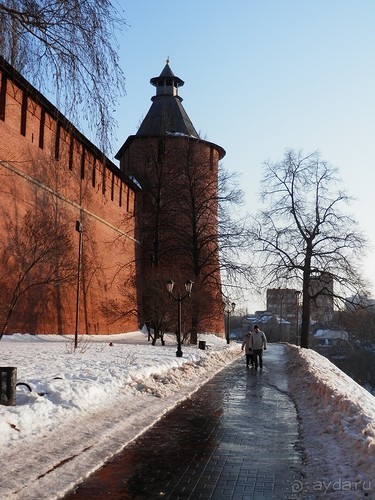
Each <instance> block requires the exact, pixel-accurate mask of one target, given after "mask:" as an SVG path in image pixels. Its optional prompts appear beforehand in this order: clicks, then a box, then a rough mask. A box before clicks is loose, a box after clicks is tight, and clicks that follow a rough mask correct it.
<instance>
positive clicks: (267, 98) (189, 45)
mask: <svg viewBox="0 0 375 500" xmlns="http://www.w3.org/2000/svg"><path fill="white" fill-rule="evenodd" d="M119 4H120V5H121V7H122V8H123V10H124V16H125V18H126V20H127V22H128V24H129V27H128V29H127V30H126V31H125V32H124V33H123V34H122V35H121V37H120V39H119V40H120V45H121V64H122V67H123V69H124V72H125V75H126V89H127V95H126V96H125V97H124V98H122V100H121V103H120V106H119V107H118V109H117V112H116V117H117V120H118V122H119V129H118V142H117V143H116V145H115V147H114V151H113V153H115V152H116V151H117V150H118V149H119V147H120V146H121V144H122V143H123V142H124V141H125V140H126V138H127V137H128V136H129V135H132V134H134V133H136V131H137V128H138V126H139V124H140V122H141V121H142V119H143V118H144V116H145V115H146V113H147V111H148V109H149V107H150V105H151V101H150V99H151V97H152V96H153V95H154V87H152V86H151V85H150V83H149V80H150V78H151V77H154V76H158V75H159V74H160V72H161V70H162V69H163V67H164V65H165V61H166V58H167V57H168V56H169V57H170V65H171V68H172V70H173V72H174V74H175V75H177V76H179V77H180V78H181V79H182V80H184V81H185V85H184V87H182V88H181V89H180V96H181V97H182V98H183V105H184V107H185V109H186V111H187V113H188V115H189V117H190V119H191V120H192V122H193V124H194V126H195V128H196V129H197V130H198V131H199V132H200V134H201V136H202V137H204V138H205V139H207V140H209V141H212V142H215V143H217V144H219V145H220V146H222V147H223V148H224V149H225V150H226V152H227V155H226V156H225V158H224V160H223V163H224V165H225V167H226V168H228V169H229V170H233V171H236V172H239V173H240V174H241V177H240V179H241V187H242V188H243V189H244V191H245V193H246V200H247V208H248V209H249V211H252V212H255V211H256V208H257V192H259V189H260V186H259V181H260V176H261V172H262V164H263V162H264V161H265V160H268V159H269V160H271V161H277V160H279V159H281V158H282V157H283V154H284V151H285V150H286V149H288V148H293V149H297V150H298V149H303V150H304V151H305V152H312V151H314V150H316V149H318V150H319V151H320V152H321V154H322V157H323V158H324V159H325V160H327V161H328V162H330V163H331V164H333V165H335V166H337V167H339V169H340V173H341V177H342V179H343V183H344V187H345V188H346V189H347V191H348V193H349V194H350V195H351V196H353V197H355V198H356V201H355V202H354V203H353V204H352V206H351V208H350V211H351V212H352V213H353V214H354V216H355V218H356V219H357V221H358V223H359V226H360V227H361V229H363V230H364V232H365V233H366V235H367V237H368V238H369V240H370V243H371V245H372V246H374V245H375V224H374V222H373V217H374V216H375V173H374V171H375V159H374V158H375V139H374V132H375V127H374V125H375V29H374V26H375V0H232V1H231V2H229V1H223V0H189V1H186V2H176V1H171V0H163V1H162V2H156V1H151V0H136V1H132V2H125V1H119ZM364 266H365V275H366V276H367V277H369V278H370V279H371V280H372V281H373V282H375V259H374V251H373V250H371V251H370V254H369V257H368V258H367V259H366V260H365V262H364ZM373 295H374V296H375V290H374V289H373ZM263 306H264V304H263V303H262V302H260V303H259V302H258V303H256V304H255V303H254V304H249V312H251V311H252V310H253V309H254V308H255V307H256V308H259V307H263Z"/></svg>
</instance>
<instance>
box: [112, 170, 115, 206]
mask: <svg viewBox="0 0 375 500" xmlns="http://www.w3.org/2000/svg"><path fill="white" fill-rule="evenodd" d="M114 197H115V174H114V173H113V172H112V181H111V200H112V201H113V199H114Z"/></svg>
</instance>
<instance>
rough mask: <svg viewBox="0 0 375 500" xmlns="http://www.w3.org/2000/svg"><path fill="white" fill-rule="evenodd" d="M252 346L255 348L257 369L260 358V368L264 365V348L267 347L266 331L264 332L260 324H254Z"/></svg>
mask: <svg viewBox="0 0 375 500" xmlns="http://www.w3.org/2000/svg"><path fill="white" fill-rule="evenodd" d="M251 347H252V349H253V355H254V363H255V369H256V370H257V368H258V360H259V368H262V367H263V349H264V350H266V349H267V339H266V336H265V334H264V332H262V330H259V326H258V325H255V326H254V332H253V334H252V335H251Z"/></svg>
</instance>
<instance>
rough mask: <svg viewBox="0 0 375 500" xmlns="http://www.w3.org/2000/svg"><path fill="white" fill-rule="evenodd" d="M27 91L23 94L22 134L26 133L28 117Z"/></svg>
mask: <svg viewBox="0 0 375 500" xmlns="http://www.w3.org/2000/svg"><path fill="white" fill-rule="evenodd" d="M27 102H28V98H27V92H24V93H23V95H22V107H21V135H26V117H27Z"/></svg>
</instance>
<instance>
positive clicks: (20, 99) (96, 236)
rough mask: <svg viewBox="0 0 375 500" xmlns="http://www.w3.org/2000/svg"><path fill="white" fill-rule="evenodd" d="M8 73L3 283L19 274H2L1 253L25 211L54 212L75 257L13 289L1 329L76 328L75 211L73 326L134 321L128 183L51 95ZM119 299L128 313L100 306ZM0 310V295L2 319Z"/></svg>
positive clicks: (1, 171)
mask: <svg viewBox="0 0 375 500" xmlns="http://www.w3.org/2000/svg"><path fill="white" fill-rule="evenodd" d="M6 72H7V68H6V67H5V68H3V69H2V70H1V69H0V85H1V82H2V81H4V79H3V78H2V73H6ZM12 79H13V75H12V74H9V75H8V80H7V85H6V92H4V88H3V89H2V88H0V95H3V96H4V95H5V108H4V109H3V111H4V116H3V117H1V113H0V181H1V182H0V241H1V242H2V244H1V246H0V254H1V252H2V254H1V259H2V260H1V261H0V283H1V281H3V283H5V282H6V283H7V286H11V284H12V283H16V281H17V276H10V275H9V272H10V271H9V270H10V269H13V268H12V266H11V264H12V258H13V257H17V256H13V257H12V255H6V248H7V245H8V244H10V243H9V242H11V241H13V240H14V238H16V237H19V236H18V235H19V233H22V232H25V227H26V226H27V221H25V220H24V217H25V214H26V213H28V214H32V216H31V219H33V217H35V218H37V217H39V216H40V215H41V214H42V213H43V214H45V213H47V212H48V213H50V214H52V213H53V214H54V216H55V217H56V220H57V221H59V222H58V223H59V224H60V223H61V224H65V225H66V227H67V237H68V238H69V240H70V241H71V243H72V248H71V249H70V250H69V252H70V254H71V255H70V259H71V263H73V267H72V269H71V271H70V273H68V274H69V276H70V278H69V280H66V281H64V280H61V281H59V280H55V282H54V283H53V284H48V285H40V286H34V287H32V289H30V291H29V292H28V293H25V294H23V295H22V296H21V297H20V299H19V301H18V303H17V306H16V308H15V311H14V313H13V315H12V317H11V320H10V323H9V329H8V333H11V332H16V331H20V332H30V333H61V334H68V333H74V330H75V318H76V314H75V312H76V292H77V267H78V241H79V233H78V232H76V229H75V223H76V220H81V222H82V227H83V233H82V239H83V251H82V255H83V266H82V275H81V277H82V279H81V287H80V307H79V326H78V332H79V333H89V334H107V333H108V334H109V333H118V332H127V331H133V330H135V329H137V328H138V318H137V316H136V315H135V314H134V310H135V309H136V304H137V291H136V289H135V287H134V285H133V284H132V283H134V281H132V279H133V278H134V275H135V266H134V260H135V251H136V246H137V242H136V241H135V238H134V203H135V192H134V187H133V185H132V183H131V182H130V181H128V180H127V179H126V176H124V175H122V174H121V173H120V172H119V171H117V172H116V167H115V165H113V164H112V163H111V162H110V161H109V160H108V159H107V158H104V157H103V155H101V153H100V151H98V150H97V148H95V146H93V145H92V144H91V143H89V141H87V140H86V139H85V138H84V137H83V136H82V135H81V134H80V133H79V132H78V131H77V130H76V129H74V127H72V126H71V125H70V124H69V123H67V121H66V120H65V119H64V118H63V117H62V116H61V115H60V114H59V113H58V111H57V110H56V109H55V108H54V107H53V106H52V105H50V104H49V103H48V102H47V101H45V100H44V99H43V98H41V96H40V94H38V93H37V92H36V91H35V90H33V89H32V88H31V87H30V86H28V87H26V86H24V81H23V79H22V78H19V77H17V78H14V80H15V81H12ZM1 93H2V94H1ZM0 112H1V109H0ZM32 222H33V221H32V220H31V221H30V224H29V226H30V225H31V224H32ZM20 255H21V251H20ZM7 259H10V260H7ZM13 260H14V258H13ZM75 264H77V266H76V265H75ZM124 284H126V286H125V285H124ZM116 302H117V304H120V305H121V307H122V308H123V310H124V312H126V311H133V313H132V314H128V315H127V316H124V317H123V318H122V319H118V320H117V321H115V317H114V316H113V315H112V316H108V314H105V313H104V311H103V310H102V309H103V306H108V305H111V304H114V303H116ZM5 313H6V304H4V301H3V304H2V309H1V316H0V324H1V323H3V322H4V314H5Z"/></svg>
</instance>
